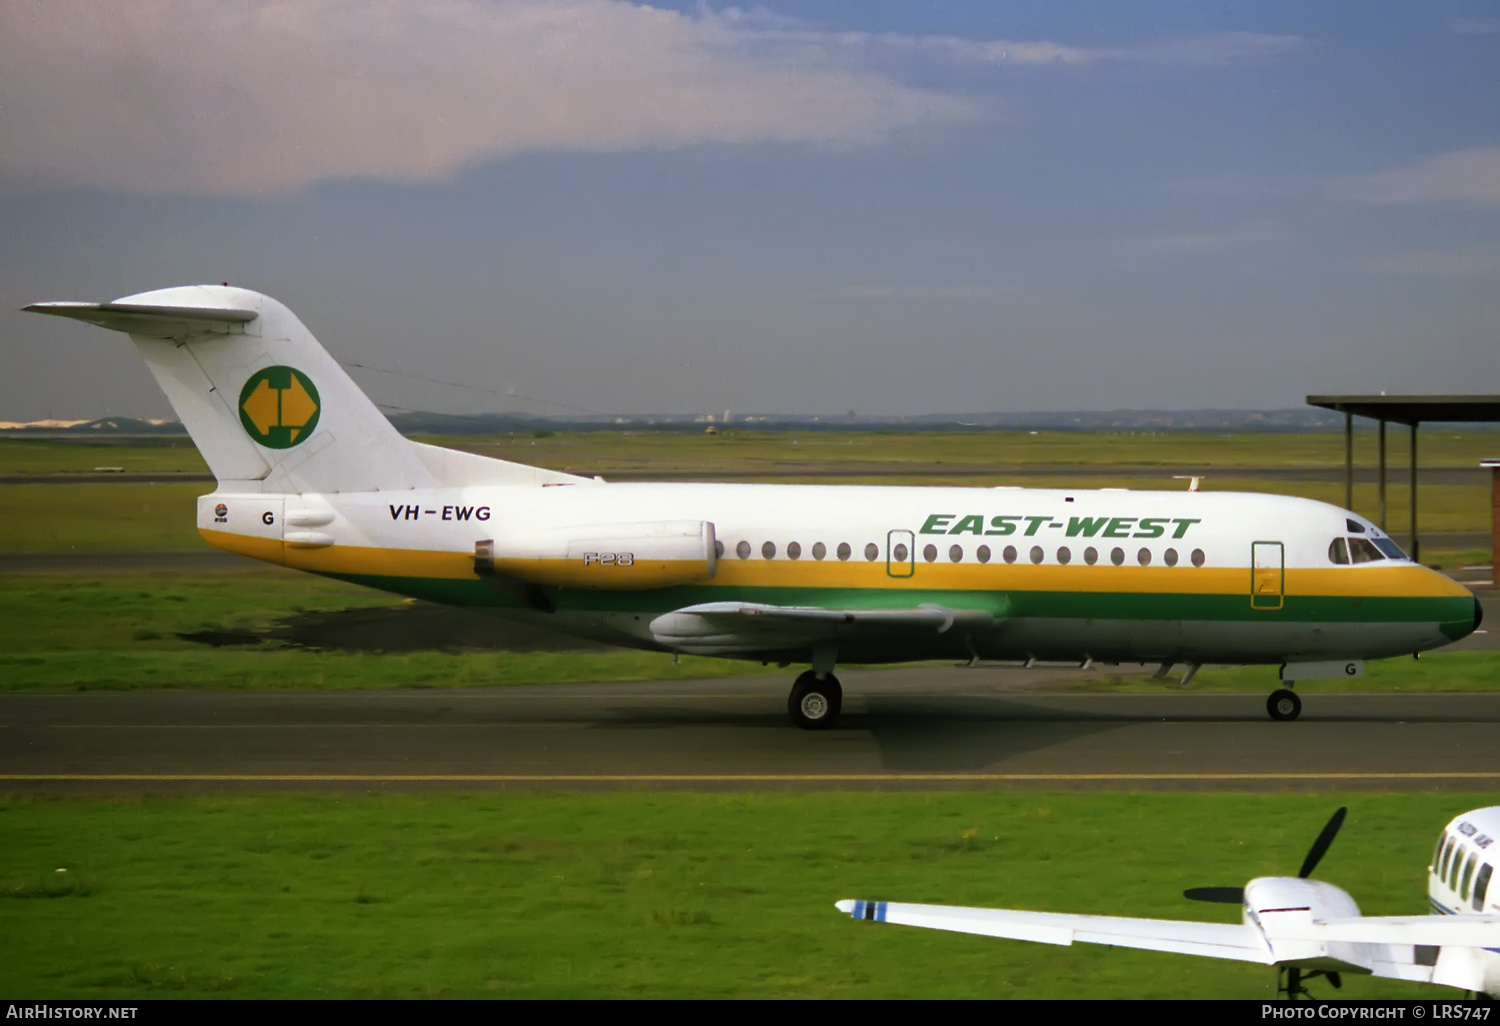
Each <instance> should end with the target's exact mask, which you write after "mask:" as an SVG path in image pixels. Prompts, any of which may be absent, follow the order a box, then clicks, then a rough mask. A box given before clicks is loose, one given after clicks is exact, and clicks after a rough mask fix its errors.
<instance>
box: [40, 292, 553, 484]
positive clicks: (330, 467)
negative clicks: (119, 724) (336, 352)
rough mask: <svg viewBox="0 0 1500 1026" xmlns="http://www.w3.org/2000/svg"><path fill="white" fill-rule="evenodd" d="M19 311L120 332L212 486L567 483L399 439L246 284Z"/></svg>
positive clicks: (290, 319) (297, 326)
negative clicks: (148, 372)
mask: <svg viewBox="0 0 1500 1026" xmlns="http://www.w3.org/2000/svg"><path fill="white" fill-rule="evenodd" d="M26 309H27V310H30V311H33V312H35V313H44V314H52V315H54V316H59V317H70V318H73V319H74V320H80V321H87V322H88V323H90V324H97V325H99V326H100V327H102V328H110V329H112V330H114V331H122V332H125V333H126V334H128V335H129V336H130V337H131V340H132V341H133V342H135V344H136V348H138V349H139V350H140V352H141V355H142V356H143V357H145V359H146V363H147V365H148V366H149V367H150V368H151V373H152V374H154V375H155V376H156V381H157V384H159V385H160V386H161V388H162V391H163V392H165V393H166V394H167V399H168V400H169V401H170V402H171V404H172V409H173V410H175V411H176V412H177V416H178V417H179V418H180V419H181V420H182V423H183V426H184V427H186V428H187V430H188V434H190V435H191V436H192V438H193V441H194V443H196V444H197V446H198V449H199V451H201V452H202V453H203V458H204V459H205V460H206V461H207V462H208V466H209V469H210V470H212V471H213V473H214V476H215V477H216V478H218V479H219V487H220V489H221V490H233V491H263V492H346V491H393V490H405V489H411V488H425V487H432V486H434V485H438V484H447V485H464V484H478V483H494V484H500V483H505V484H519V483H542V482H544V481H554V480H556V481H568V482H572V481H576V480H578V479H577V478H574V477H571V476H570V475H566V474H556V473H554V472H551V471H543V470H536V469H534V468H530V467H519V466H517V465H515V464H508V463H504V462H502V461H499V460H485V459H483V458H482V457H477V456H470V455H469V454H467V453H457V452H449V451H447V450H441V449H434V448H433V447H431V446H426V445H420V444H418V443H415V442H411V441H408V440H407V439H405V438H403V437H402V436H401V434H400V433H399V432H397V431H396V429H395V428H394V427H392V426H391V422H390V421H388V420H386V418H385V415H384V414H382V413H381V412H380V411H379V410H378V409H377V408H376V407H375V404H374V403H372V402H370V400H369V398H368V397H366V396H365V394H364V393H363V392H361V391H360V389H359V386H357V385H356V384H355V383H354V382H353V381H352V380H351V379H350V378H349V375H348V374H347V373H345V371H344V369H343V368H342V367H340V366H339V364H338V362H337V361H335V360H334V359H333V357H331V356H330V355H329V354H328V352H327V350H325V349H324V348H323V347H322V346H321V345H319V344H318V340H317V339H315V338H313V336H312V333H311V332H309V331H308V330H307V328H305V327H304V326H303V324H302V322H301V321H299V320H298V319H297V317H296V316H295V315H294V314H293V313H292V312H291V311H290V310H288V309H287V308H286V307H284V306H282V305H281V304H280V303H278V302H277V301H276V300H274V299H271V298H270V297H269V296H263V295H261V294H260V293H258V292H251V291H249V290H247V289H237V288H229V287H228V286H221V285H190V286H182V287H179V288H171V289H162V290H161V291H158V292H143V293H141V294H139V295H135V296H126V297H125V298H124V299H117V300H115V301H114V302H112V303H37V304H34V305H32V306H28V307H26ZM508 471H509V472H508ZM440 478H441V480H439V479H440ZM455 478H456V479H455Z"/></svg>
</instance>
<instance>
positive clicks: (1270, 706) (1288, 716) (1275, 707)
mask: <svg viewBox="0 0 1500 1026" xmlns="http://www.w3.org/2000/svg"><path fill="white" fill-rule="evenodd" d="M1266 712H1268V713H1270V714H1271V719H1273V720H1295V719H1296V718H1297V717H1298V716H1300V715H1301V714H1302V699H1300V698H1298V697H1297V692H1295V691H1293V690H1292V689H1291V688H1290V687H1285V688H1281V689H1280V690H1278V691H1273V692H1271V697H1270V698H1268V699H1266Z"/></svg>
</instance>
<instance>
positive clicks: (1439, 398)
mask: <svg viewBox="0 0 1500 1026" xmlns="http://www.w3.org/2000/svg"><path fill="white" fill-rule="evenodd" d="M1307 404H1308V405H1309V406H1321V407H1322V408H1323V409H1325V410H1335V411H1337V412H1339V413H1352V414H1354V415H1355V416H1356V417H1369V418H1370V419H1371V420H1389V421H1394V422H1395V423H1397V424H1422V423H1428V422H1430V421H1447V422H1450V423H1452V422H1455V421H1458V422H1462V423H1469V424H1473V423H1481V422H1483V423H1500V395H1310V396H1308V397H1307Z"/></svg>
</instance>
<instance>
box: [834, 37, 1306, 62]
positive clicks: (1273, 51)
mask: <svg viewBox="0 0 1500 1026" xmlns="http://www.w3.org/2000/svg"><path fill="white" fill-rule="evenodd" d="M833 38H834V39H835V40H836V42H837V43H838V44H839V45H841V46H844V47H855V46H871V45H881V46H886V47H892V48H900V49H907V50H926V51H932V52H936V53H942V54H946V55H948V56H950V57H953V58H956V59H959V60H966V61H974V62H982V63H989V64H1021V65H1047V64H1056V65H1090V64H1103V63H1106V62H1112V63H1122V64H1159V65H1181V66H1187V67H1219V66H1223V65H1227V64H1240V63H1258V62H1264V61H1270V60H1279V59H1282V58H1284V57H1288V56H1290V55H1291V54H1292V53H1294V52H1295V51H1297V50H1298V49H1300V48H1301V47H1302V46H1303V45H1304V43H1305V40H1303V39H1302V38H1301V37H1299V36H1287V35H1270V34H1266V33H1261V32H1213V33H1205V34H1202V35H1197V36H1181V37H1177V38H1172V39H1162V40H1158V41H1156V42H1151V43H1137V44H1131V45H1124V46H1074V45H1070V44H1067V43H1053V42H1047V41H1031V42H1026V41H1018V40H1007V39H990V40H973V39H961V38H959V37H957V36H905V35H896V34H889V33H887V34H881V35H871V34H865V33H858V32H845V33H840V34H838V35H837V36H835V37H833Z"/></svg>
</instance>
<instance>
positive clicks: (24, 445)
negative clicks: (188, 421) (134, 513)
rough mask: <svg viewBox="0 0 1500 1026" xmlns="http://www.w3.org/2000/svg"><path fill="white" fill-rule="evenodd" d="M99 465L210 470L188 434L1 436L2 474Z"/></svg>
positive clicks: (53, 471) (87, 468) (148, 470)
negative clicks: (145, 436) (145, 437)
mask: <svg viewBox="0 0 1500 1026" xmlns="http://www.w3.org/2000/svg"><path fill="white" fill-rule="evenodd" d="M100 467H114V468H118V469H120V470H123V471H125V472H127V473H132V474H142V473H162V472H177V473H195V474H202V473H206V472H207V471H208V465H207V464H206V463H204V462H203V457H202V456H200V455H199V454H198V450H197V448H195V447H194V446H193V443H192V442H191V441H190V440H188V439H187V438H185V437H179V438H162V439H159V440H153V441H151V442H145V443H143V442H141V441H139V440H136V439H120V438H116V439H109V440H105V439H102V438H98V439H81V440H66V441H65V440H62V439H36V438H17V437H14V436H11V437H3V436H0V474H79V473H84V474H86V473H89V472H91V471H95V470H97V469H98V468H100Z"/></svg>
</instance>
